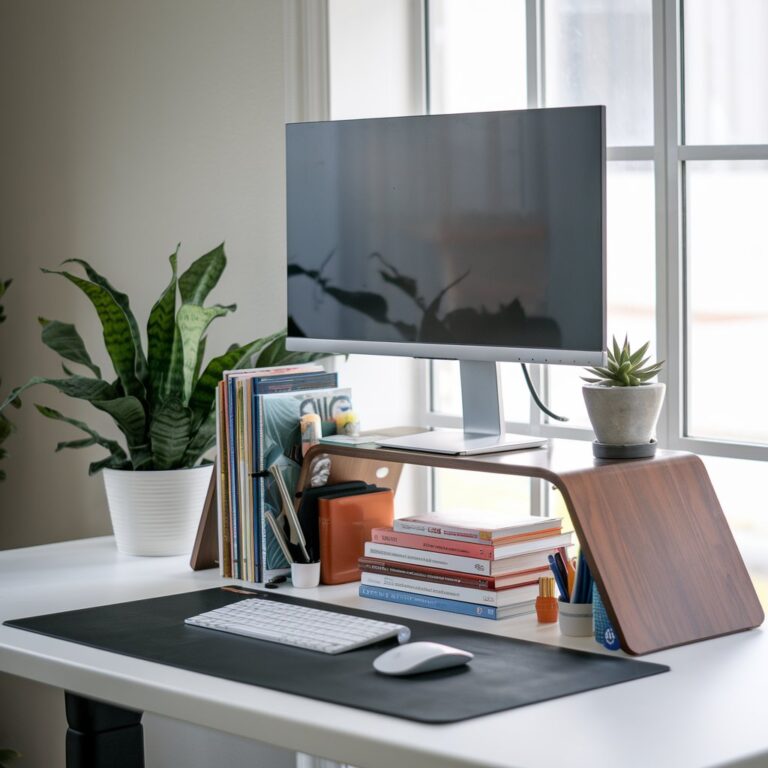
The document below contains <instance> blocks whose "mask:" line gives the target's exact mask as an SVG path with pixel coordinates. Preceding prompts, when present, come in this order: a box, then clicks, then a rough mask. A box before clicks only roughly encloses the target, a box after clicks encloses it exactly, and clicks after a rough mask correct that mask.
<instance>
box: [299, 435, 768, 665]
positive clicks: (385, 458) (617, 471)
mask: <svg viewBox="0 0 768 768" xmlns="http://www.w3.org/2000/svg"><path fill="white" fill-rule="evenodd" d="M312 451H313V454H312V455H314V452H322V453H327V454H328V455H329V456H331V457H332V463H333V471H332V478H333V482H340V481H341V480H352V479H367V478H369V477H371V476H375V468H376V467H378V466H388V467H392V466H395V465H397V464H416V465H421V466H434V467H442V468H448V469H461V470H472V471H479V472H491V473H496V474H509V475H523V476H527V477H538V478H542V479H544V480H547V481H548V482H551V483H553V484H554V485H556V486H557V487H558V488H559V489H560V491H561V492H562V494H563V497H564V499H565V502H566V504H567V506H568V509H569V511H570V513H571V518H572V520H573V524H574V528H575V529H576V534H577V536H578V537H579V542H580V543H581V545H582V548H583V550H584V553H585V556H586V558H587V562H588V563H589V565H590V568H591V569H592V572H593V574H594V576H595V580H596V582H597V584H598V587H599V588H600V592H601V595H602V597H603V601H604V603H605V606H606V610H607V611H608V615H609V616H610V618H611V621H612V623H613V625H614V627H615V628H616V631H617V633H618V635H619V638H620V639H621V645H622V648H623V649H624V650H625V651H627V652H628V653H631V654H645V653H651V652H653V651H659V650H662V649H664V648H670V647H672V646H676V645H683V644H685V643H690V642H695V641H697V640H704V639H707V638H711V637H718V636H720V635H725V634H730V633H732V632H739V631H742V630H746V629H751V628H753V627H756V626H759V625H760V624H761V623H762V622H763V618H764V614H763V610H762V608H761V606H760V602H759V600H758V598H757V595H756V593H755V590H754V587H753V586H752V582H751V580H750V578H749V574H748V573H747V569H746V567H745V566H744V561H743V560H742V558H741V555H740V553H739V550H738V548H737V547H736V543H735V541H734V539H733V535H732V533H731V530H730V528H729V527H728V523H727V521H726V519H725V516H724V514H723V511H722V508H721V507H720V502H719V501H718V499H717V495H716V494H715V491H714V488H713V487H712V483H711V481H710V479H709V475H708V474H707V471H706V469H705V467H704V465H703V463H702V461H701V459H699V458H698V457H697V456H695V455H693V454H690V453H683V452H676V451H658V452H657V454H656V456H655V457H654V458H652V459H635V460H630V461H601V460H598V459H594V458H593V456H592V452H591V446H590V445H589V443H583V442H577V441H572V440H551V441H550V443H549V444H548V445H547V446H546V447H545V448H538V449H533V450H526V451H510V452H508V453H501V454H487V455H482V456H441V455H438V454H428V453H416V452H411V451H403V450H396V449H388V448H363V447H355V448H351V447H342V446H327V445H325V446H318V447H316V448H313V449H312ZM308 457H309V455H308ZM306 464H307V462H305V465H306ZM398 476H399V475H398ZM368 481H369V482H373V481H371V480H368ZM305 482H306V478H305V477H304V474H303V475H302V478H301V480H300V487H303V485H302V483H305ZM380 484H381V483H380ZM390 487H392V486H390Z"/></svg>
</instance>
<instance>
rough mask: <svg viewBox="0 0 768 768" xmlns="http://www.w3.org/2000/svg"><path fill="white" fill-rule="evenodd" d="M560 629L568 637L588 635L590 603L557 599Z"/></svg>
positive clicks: (590, 629) (590, 628)
mask: <svg viewBox="0 0 768 768" xmlns="http://www.w3.org/2000/svg"><path fill="white" fill-rule="evenodd" d="M558 608H559V609H560V611H559V622H560V631H561V632H562V633H563V634H564V635H568V636H569V637H589V636H590V635H591V634H592V603H566V602H564V601H563V600H559V601H558Z"/></svg>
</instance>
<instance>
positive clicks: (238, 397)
mask: <svg viewBox="0 0 768 768" xmlns="http://www.w3.org/2000/svg"><path fill="white" fill-rule="evenodd" d="M244 419H245V416H244V413H243V380H242V379H236V380H235V446H236V447H235V451H236V457H237V515H238V525H239V528H240V578H241V579H246V580H247V579H248V569H249V567H250V560H251V557H250V548H249V546H248V508H247V507H248V485H249V481H250V478H249V477H248V464H247V463H246V456H245V431H244V430H245V424H244Z"/></svg>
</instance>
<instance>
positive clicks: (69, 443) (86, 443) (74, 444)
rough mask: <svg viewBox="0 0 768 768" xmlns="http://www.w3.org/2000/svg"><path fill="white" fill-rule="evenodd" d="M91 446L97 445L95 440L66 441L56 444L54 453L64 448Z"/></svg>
mask: <svg viewBox="0 0 768 768" xmlns="http://www.w3.org/2000/svg"><path fill="white" fill-rule="evenodd" d="M92 445H98V443H97V442H96V438H93V437H82V438H80V439H79V440H66V441H64V442H62V443H56V453H58V452H59V451H61V450H63V449H64V448H90V447H91V446H92Z"/></svg>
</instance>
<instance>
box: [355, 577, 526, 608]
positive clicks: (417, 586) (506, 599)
mask: <svg viewBox="0 0 768 768" xmlns="http://www.w3.org/2000/svg"><path fill="white" fill-rule="evenodd" d="M361 581H362V583H363V584H366V585H367V586H369V587H382V588H384V589H397V590H400V591H401V592H412V593H414V594H418V595H427V596H429V597H440V598H444V599H446V600H458V601H459V602H462V603H474V604H475V605H478V604H480V605H491V606H493V607H494V608H498V607H499V604H500V603H501V605H505V606H507V605H515V604H517V603H524V602H526V601H529V600H531V599H532V598H535V597H536V594H537V593H538V585H536V586H532V585H521V586H519V587H515V588H513V589H508V590H504V591H503V592H495V591H491V590H487V589H472V588H471V587H455V586H452V585H450V584H435V583H433V582H429V581H419V580H418V579H404V578H399V577H396V576H395V577H393V576H384V575H381V574H378V573H364V574H362V578H361Z"/></svg>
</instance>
